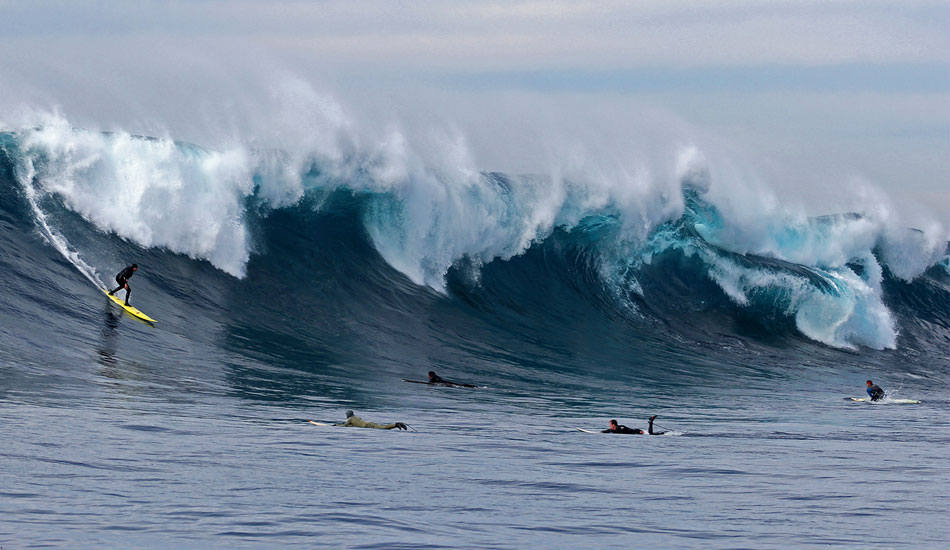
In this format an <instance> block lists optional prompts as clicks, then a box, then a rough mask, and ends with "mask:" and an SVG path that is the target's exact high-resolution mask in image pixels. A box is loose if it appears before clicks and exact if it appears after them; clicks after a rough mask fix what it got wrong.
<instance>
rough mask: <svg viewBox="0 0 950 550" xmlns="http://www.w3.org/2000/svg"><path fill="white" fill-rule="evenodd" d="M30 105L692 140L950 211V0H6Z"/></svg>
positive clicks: (520, 138)
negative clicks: (315, 112)
mask: <svg viewBox="0 0 950 550" xmlns="http://www.w3.org/2000/svg"><path fill="white" fill-rule="evenodd" d="M300 86H304V87H306V88H307V89H309V90H312V91H313V96H312V97H310V96H308V97H309V99H308V98H307V97H304V98H301V97H300V94H297V93H296V92H295V91H294V90H296V89H297V88H299V87H300ZM313 97H317V98H326V100H325V101H323V100H320V99H317V100H314V99H313ZM326 104H330V105H332V107H329V108H327V107H326ZM36 109H39V110H52V109H55V110H58V111H59V112H61V113H62V114H63V115H64V116H65V117H66V118H68V120H69V121H70V122H71V123H72V124H74V125H76V126H82V127H88V128H96V129H103V130H117V129H122V130H127V131H130V132H134V133H143V134H149V135H170V136H172V137H175V138H176V139H183V140H189V141H194V142H196V143H199V144H201V145H205V146H208V147H215V146H221V145H223V144H226V143H227V142H229V141H242V140H244V141H248V140H249V138H248V136H254V138H253V139H252V140H250V141H254V142H255V143H258V144H267V143H268V140H269V139H270V138H274V139H273V140H272V141H274V142H276V143H278V144H280V143H283V142H282V141H281V139H279V138H275V137H274V136H276V135H277V134H281V135H283V136H287V135H290V136H293V135H296V134H294V132H293V131H291V130H290V129H288V128H287V126H289V125H293V124H294V123H296V122H297V121H301V120H308V119H309V117H310V116H311V115H309V114H308V113H307V111H308V109H323V110H324V113H323V114H322V115H321V117H323V118H328V117H329V118H334V117H336V116H340V117H343V118H344V119H346V121H345V122H342V123H340V124H344V125H350V124H352V125H355V126H358V127H360V128H361V132H363V133H365V134H367V135H372V134H373V133H374V132H379V133H384V132H385V130H386V128H389V127H392V126H393V125H395V126H398V127H400V128H403V129H405V132H406V134H407V135H408V136H410V137H412V136H421V135H423V134H425V135H430V134H432V129H433V128H444V129H447V131H448V132H450V133H451V132H457V133H460V134H461V135H463V136H464V138H465V142H466V143H467V145H468V147H470V148H471V154H472V157H473V158H475V159H476V161H477V164H478V165H479V168H481V169H484V170H499V171H510V172H543V171H544V170H545V169H546V164H549V163H550V162H551V157H552V155H558V154H560V152H562V151H566V150H572V148H576V147H578V146H580V147H583V148H585V149H586V150H589V151H595V152H596V153H597V154H602V157H603V158H609V157H611V156H618V155H629V154H642V155H644V156H646V157H648V158H653V157H656V156H662V155H663V154H664V151H665V150H666V149H669V148H672V147H674V146H678V145H682V144H684V143H688V144H694V145H696V146H698V147H699V148H700V149H702V150H703V151H704V153H705V154H706V155H707V156H711V157H716V158H724V159H728V162H729V163H732V164H735V165H738V166H741V167H742V168H741V170H738V172H741V173H742V174H746V176H744V177H749V178H754V179H756V180H761V181H763V182H766V184H767V185H769V186H771V187H772V188H774V189H775V191H776V192H777V193H778V194H779V195H780V196H782V197H787V198H788V199H789V200H802V201H804V202H806V203H808V204H809V205H810V209H811V210H812V211H813V213H815V214H824V213H829V212H828V211H833V210H842V209H847V208H848V207H849V204H848V198H847V197H848V193H849V191H848V190H849V189H853V188H854V186H855V185H858V186H869V187H872V188H874V189H878V190H880V191H882V192H883V194H884V195H886V196H887V197H890V199H891V200H893V201H894V203H895V205H896V207H897V208H898V209H899V210H900V211H901V212H902V213H903V214H904V216H905V218H907V219H910V220H913V219H915V218H916V217H919V216H927V217H932V218H935V219H937V220H939V221H940V222H941V223H942V224H943V225H944V227H950V3H948V2H946V0H941V1H919V0H902V1H901V2H893V1H889V2H883V1H874V0H868V1H857V0H855V1H851V0H822V1H818V0H816V1H810V0H771V1H751V0H718V1H708V0H704V1H692V0H685V1H678V2H670V1H667V0H641V1H623V2H620V1H613V0H600V1H597V2H567V1H550V2H534V1H509V2H491V1H467V0H455V1H439V2H436V1H416V2H409V1H397V0H391V1H381V0H365V1H359V2H352V1H309V2H305V1H281V0H271V1H268V2H260V1H242V0H236V1H214V0H209V1H201V0H195V1H174V0H173V1H148V0H145V1H139V2H120V1H114V2H110V1H101V0H100V1H84V0H74V1H66V0H61V1H47V0H36V1H27V0H23V1H14V0H0V124H5V125H7V126H11V125H15V124H16V123H17V121H19V120H25V118H24V116H25V115H24V114H23V113H27V112H30V111H31V110H36ZM335 109H339V111H340V113H337V114H333V113H335V112H336V111H335ZM328 113H329V114H328ZM27 118H28V117H27ZM306 127H307V128H308V129H309V130H312V131H315V132H319V131H320V128H321V126H320V125H319V124H316V125H311V126H306ZM436 133H438V132H436ZM286 139H289V138H286V137H285V138H284V142H285V141H286ZM421 139H422V138H420V140H421ZM594 156H595V157H597V155H596V154H595V155H594ZM597 158H600V157H597Z"/></svg>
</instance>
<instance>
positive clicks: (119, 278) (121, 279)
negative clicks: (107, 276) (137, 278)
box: [109, 264, 139, 306]
mask: <svg viewBox="0 0 950 550" xmlns="http://www.w3.org/2000/svg"><path fill="white" fill-rule="evenodd" d="M138 269H139V264H132V265H130V266H129V267H127V268H125V269H123V270H122V271H120V272H119V273H118V274H116V276H115V282H117V283H119V286H117V287H115V288H114V289H112V290H111V291H109V296H115V293H116V292H118V291H119V290H122V289H123V288H124V289H125V305H127V306H128V305H131V304H130V303H129V296H131V295H132V287H130V286H129V279H131V278H132V275H135V272H136V271H138Z"/></svg>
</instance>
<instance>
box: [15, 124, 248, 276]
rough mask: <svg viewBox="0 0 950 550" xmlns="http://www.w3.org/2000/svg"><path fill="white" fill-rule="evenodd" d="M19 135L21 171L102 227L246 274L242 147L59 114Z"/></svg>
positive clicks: (245, 177) (245, 162)
mask: <svg viewBox="0 0 950 550" xmlns="http://www.w3.org/2000/svg"><path fill="white" fill-rule="evenodd" d="M19 134H20V136H19V137H20V148H21V150H22V152H23V153H24V158H23V162H25V163H28V164H29V165H30V166H29V167H28V168H27V169H26V170H24V171H23V173H25V174H31V175H32V174H35V180H34V181H35V182H36V184H38V186H39V188H40V189H41V190H42V191H43V192H45V193H50V194H56V195H58V196H60V197H62V199H63V201H64V202H65V203H66V205H67V206H68V207H69V208H70V209H71V210H73V211H75V212H77V213H79V214H81V215H82V216H83V217H84V218H86V219H87V220H89V221H91V222H92V223H93V224H95V225H96V227H98V228H99V229H101V230H103V231H110V232H113V233H115V234H117V235H119V236H121V237H123V238H125V239H129V240H131V241H133V242H135V243H137V244H139V245H141V246H144V247H162V248H166V249H168V250H171V251H173V252H177V253H181V254H186V255H188V256H190V257H192V258H196V259H207V260H208V261H210V262H211V263H212V264H214V265H215V266H216V267H218V268H219V269H221V270H223V271H225V272H227V273H229V274H231V275H234V276H237V277H242V276H243V275H244V273H245V267H246V264H247V261H248V258H249V254H250V239H249V235H248V231H247V227H246V225H245V220H244V216H245V206H244V199H245V198H246V197H248V196H250V195H251V193H253V191H254V184H253V178H252V175H251V170H250V167H249V163H248V160H247V156H246V155H245V154H244V153H243V152H241V151H228V152H214V151H205V150H202V149H200V148H197V147H189V146H182V145H180V144H177V143H175V142H174V141H173V140H171V139H151V138H141V137H136V136H132V135H130V134H127V133H123V132H118V133H110V134H104V133H97V132H87V131H82V130H75V129H73V128H72V127H70V126H69V124H68V123H67V122H66V121H65V120H64V119H62V118H49V119H48V120H46V121H44V124H43V125H42V126H40V127H37V128H34V129H27V130H21V131H20V132H19ZM29 183H32V182H29Z"/></svg>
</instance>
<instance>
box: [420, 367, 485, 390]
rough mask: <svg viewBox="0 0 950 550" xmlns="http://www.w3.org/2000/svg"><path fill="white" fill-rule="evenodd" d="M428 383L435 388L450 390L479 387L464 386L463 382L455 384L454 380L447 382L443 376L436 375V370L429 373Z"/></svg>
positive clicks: (473, 385)
mask: <svg viewBox="0 0 950 550" xmlns="http://www.w3.org/2000/svg"><path fill="white" fill-rule="evenodd" d="M428 383H429V384H432V385H433V386H448V387H450V388H477V387H478V386H476V385H475V384H463V383H462V382H453V381H452V380H446V379H445V378H442V377H441V376H439V375H438V374H436V373H435V371H434V370H430V371H429V382H428Z"/></svg>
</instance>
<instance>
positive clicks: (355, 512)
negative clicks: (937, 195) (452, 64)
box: [0, 119, 950, 550]
mask: <svg viewBox="0 0 950 550" xmlns="http://www.w3.org/2000/svg"><path fill="white" fill-rule="evenodd" d="M411 157H412V156H411V155H408V154H394V153H392V151H388V150H381V149H373V148H371V147H366V146H361V145H359V144H348V145H345V146H340V147H338V148H337V149H334V152H333V154H331V153H328V152H327V150H326V149H319V150H315V151H312V152H311V153H310V154H306V155H301V154H296V153H290V152H282V151H274V150H255V149H253V148H247V149H234V150H212V149H206V148H203V147H202V146H200V145H195V144H190V143H183V142H178V141H174V140H172V139H170V138H153V137H142V136H134V135H129V134H124V133H121V132H117V133H102V132H93V131H87V130H83V129H77V128H73V127H72V126H71V125H69V123H68V122H67V121H65V120H55V119H54V120H48V121H46V122H44V123H43V124H39V125H37V126H35V127H30V128H8V129H4V130H3V131H0V438H2V444H0V547H2V548H3V549H4V550H14V549H19V548H43V547H50V548H286V547H305V548H352V549H357V548H359V549H369V548H374V549H389V548H413V549H418V548H472V549H491V548H498V549H502V548H504V549H508V548H550V549H559V548H564V549H568V548H571V549H573V548H624V549H626V548H638V547H655V548H703V549H707V548H750V549H753V548H754V549H765V548H819V547H820V548H946V547H947V541H948V540H950V522H948V517H950V516H948V511H950V461H948V451H950V397H948V395H947V386H948V382H950V256H948V247H947V242H946V235H945V234H937V235H934V234H932V233H928V232H927V231H925V230H920V229H916V228H912V227H904V226H897V227H895V226H893V225H889V224H888V223H886V220H882V218H881V217H880V216H877V217H876V216H875V215H874V213H873V212H842V213H834V214H830V215H826V216H820V217H806V216H795V215H784V214H783V211H782V210H781V209H779V208H774V207H762V206H761V205H762V204H766V205H768V204H769V203H768V202H767V201H766V202H765V203H762V202H756V200H755V199H754V198H753V197H747V196H745V195H742V191H741V190H742V189H743V188H742V187H741V186H739V187H730V186H729V185H728V182H723V181H721V178H722V177H723V175H722V174H721V173H720V172H717V171H716V170H715V169H713V168H710V167H708V166H706V165H704V164H703V163H702V159H701V158H699V157H697V155H695V152H691V151H685V152H684V153H683V156H682V158H680V159H679V160H678V161H677V166H678V168H677V169H676V170H675V177H674V178H672V179H670V180H668V181H665V182H662V183H659V184H649V185H648V184H643V182H641V181H639V180H638V181H634V182H627V183H626V184H623V185H621V184H605V183H603V182H602V181H600V180H597V179H596V178H589V179H588V178H585V177H584V175H583V174H573V175H565V176H564V177H562V178H558V177H554V176H550V175H532V174H529V175H515V174H502V173H490V172H480V171H471V170H467V169H464V167H455V169H453V167H452V166H450V165H449V164H446V165H443V166H439V167H432V166H424V165H421V164H420V163H418V162H415V161H413V160H412V158H411ZM407 158H408V159H409V160H406V159H407ZM717 178H719V179H717ZM742 204H747V205H748V207H747V208H738V207H737V206H736V205H742ZM757 205H758V206H757ZM133 262H135V263H137V264H138V265H139V270H138V272H137V274H136V275H135V276H134V277H133V278H132V280H131V281H130V284H131V286H132V288H133V290H134V291H133V293H132V296H131V301H132V303H133V305H135V306H137V307H138V308H140V309H141V310H142V311H144V312H146V313H147V314H149V315H150V316H152V317H154V318H155V319H157V320H158V322H157V323H156V324H155V325H149V324H147V323H144V322H141V321H139V320H137V319H136V318H133V317H131V316H130V315H128V314H126V313H125V312H123V311H122V310H121V309H120V308H118V307H117V306H115V305H114V304H112V303H111V302H110V301H109V300H108V299H107V298H106V297H105V296H104V295H103V294H102V290H100V289H102V288H107V287H108V288H111V287H112V286H115V285H114V281H113V277H114V274H115V273H117V272H118V271H119V270H121V269H122V268H123V267H125V266H126V265H129V264H131V263H133ZM121 295H122V293H121V292H120V296H121ZM429 370H434V371H436V372H437V373H438V374H440V375H441V376H443V377H445V378H449V379H454V380H458V381H462V382H469V383H475V384H478V385H479V386H480V387H479V388H477V389H467V388H444V387H430V386H426V385H419V384H408V383H404V382H403V381H402V379H404V378H410V379H425V377H426V372H427V371H429ZM869 378H870V379H873V380H874V381H875V382H876V383H878V384H879V385H881V386H882V387H884V388H885V390H887V391H888V399H886V400H885V402H883V403H875V404H868V403H858V402H852V401H850V400H847V399H846V398H848V397H860V396H864V395H865V394H864V381H865V380H866V379H869ZM893 399H915V400H919V401H921V403H919V404H898V403H895V402H894V401H893ZM348 409H352V410H354V411H356V414H358V415H359V416H361V417H363V418H365V419H367V420H373V421H377V422H394V421H402V422H405V423H406V424H408V425H409V426H410V427H411V430H410V431H406V432H402V431H396V430H394V431H384V430H366V429H364V430H361V429H345V428H337V427H318V426H314V425H312V424H309V423H308V422H307V421H308V420H316V421H320V422H325V423H333V422H342V421H343V420H344V418H345V412H346V410H348ZM653 414H656V415H659V416H658V418H657V424H658V425H660V426H663V428H662V429H664V430H667V431H668V433H667V434H665V435H663V436H622V435H608V434H587V433H582V432H580V431H578V430H576V429H575V428H578V427H579V428H584V429H588V430H599V429H604V428H606V427H607V422H608V420H610V419H611V418H616V419H618V420H619V421H620V423H622V424H626V425H628V426H630V427H640V428H645V427H646V419H647V418H648V417H649V416H651V415H653Z"/></svg>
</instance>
